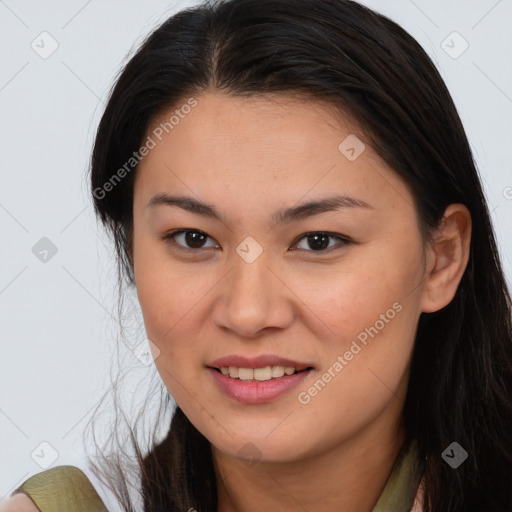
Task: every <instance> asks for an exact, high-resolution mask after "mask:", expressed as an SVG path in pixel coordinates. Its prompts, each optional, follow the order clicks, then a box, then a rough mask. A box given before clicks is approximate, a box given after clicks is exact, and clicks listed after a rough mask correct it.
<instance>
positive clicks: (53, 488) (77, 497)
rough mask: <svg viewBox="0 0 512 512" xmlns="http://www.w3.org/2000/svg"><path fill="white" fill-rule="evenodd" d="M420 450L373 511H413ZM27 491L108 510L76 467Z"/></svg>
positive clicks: (66, 511) (48, 474) (70, 510)
mask: <svg viewBox="0 0 512 512" xmlns="http://www.w3.org/2000/svg"><path fill="white" fill-rule="evenodd" d="M422 469H423V467H422V465H421V464H420V463H419V461H418V457H417V455H416V450H415V448H414V447H412V448H411V449H410V450H409V452H408V453H406V454H405V455H404V456H402V457H399V458H398V459H397V460H396V462H395V465H394V466H393V470H392V471H391V475H390V477H389V478H388V480H387V482H386V486H385V487H384V490H383V491H382V494H381V495H380V497H379V500H378V501H377V504H376V505H375V507H374V508H373V510H372V512H409V511H410V510H411V507H412V505H413V502H414V498H415V496H416V491H417V489H418V486H419V483H420V481H421V476H422ZM17 492H23V493H25V494H27V495H28V496H29V497H30V498H31V500H32V501H33V502H34V503H35V504H36V506H37V508H38V509H39V510H40V511H41V512H108V511H107V509H106V507H105V505H104V503H103V502H102V501H101V498H100V497H99V496H98V493H97V492H96V490H95V489H94V487H93V486H92V484H91V482H90V481H89V479H88V478H87V477H86V476H85V474H84V473H83V472H82V471H81V470H80V469H78V468H77V467H74V466H57V467H55V468H52V469H48V470H46V471H43V472H41V473H38V474H36V475H34V476H32V477H30V478H29V479H28V480H26V481H25V482H23V484H22V485H21V486H20V487H18V488H17V489H16V490H15V491H14V493H17Z"/></svg>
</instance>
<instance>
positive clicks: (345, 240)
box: [162, 229, 354, 253]
mask: <svg viewBox="0 0 512 512" xmlns="http://www.w3.org/2000/svg"><path fill="white" fill-rule="evenodd" d="M183 233H200V234H202V235H205V236H206V237H207V238H211V237H209V236H208V235H207V234H206V233H205V232H204V231H201V230H199V229H178V230H175V231H172V232H170V233H167V234H165V235H163V236H162V240H164V241H165V242H167V243H172V244H173V247H174V248H177V249H178V250H183V251H186V252H189V253H191V252H192V253H197V252H199V251H201V250H204V249H214V247H206V248H203V247H200V248H197V249H194V248H192V247H184V246H183V245H180V244H178V243H176V241H175V240H174V238H175V237H176V236H177V235H180V234H183ZM313 235H324V236H327V237H329V238H336V239H337V240H338V241H339V242H341V243H339V244H337V245H338V246H339V247H338V248H340V247H344V246H346V245H349V244H353V243H354V242H353V241H352V240H350V239H349V238H347V237H345V236H342V235H339V234H337V233H331V232H327V231H309V232H307V233H304V234H303V235H301V236H300V237H298V238H297V239H296V241H295V242H294V246H295V245H297V244H298V243H299V242H300V241H301V240H302V239H304V238H307V237H309V236H313ZM333 247H334V248H336V247H337V246H336V245H335V246H333ZM333 247H327V248H326V249H319V250H317V251H314V250H311V249H309V250H307V249H299V250H302V251H306V252H311V253H326V252H330V251H331V250H332V249H333Z"/></svg>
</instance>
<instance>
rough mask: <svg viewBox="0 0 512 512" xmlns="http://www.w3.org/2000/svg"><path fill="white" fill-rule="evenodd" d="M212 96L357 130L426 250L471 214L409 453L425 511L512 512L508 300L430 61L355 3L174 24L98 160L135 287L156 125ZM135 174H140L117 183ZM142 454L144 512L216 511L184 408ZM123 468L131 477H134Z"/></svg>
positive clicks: (426, 369)
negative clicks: (451, 211)
mask: <svg viewBox="0 0 512 512" xmlns="http://www.w3.org/2000/svg"><path fill="white" fill-rule="evenodd" d="M207 90H216V91H223V92H225V93H228V94H231V95H248V96H249V95H254V94H264V93H271V92H285V93H289V94H301V95H304V97H306V98H310V99H311V100H312V101H315V100H321V101H326V102H328V103H329V104H331V105H332V106H333V109H335V108H338V109H340V110H341V111H343V112H345V113H347V114H348V115H350V116H351V117H352V119H354V120H355V121H356V122H357V123H358V124H359V125H360V126H361V128H362V130H363V132H364V133H365V134H366V136H367V138H368V141H369V143H370V144H371V145H372V147H374V148H375V150H376V151H377V152H378V153H379V154H380V155H381V156H382V157H383V158H384V160H385V161H386V162H387V163H388V164H389V165H390V166H391V167H392V168H393V169H394V170H395V172H396V173H397V174H398V175H399V176H401V177H402V179H403V180H404V181H405V182H406V183H407V184H408V185H409V188H410V190H411V193H412V195H413V197H414V200H415V203H416V209H417V212H418V217H419V220H420V225H421V228H422V230H423V232H424V235H425V236H428V233H429V232H431V230H432V229H434V228H436V227H437V226H438V223H439V221H440V219H441V218H442V215H443V212H444V210H445V208H446V207H447V206H448V205H449V204H451V203H463V204H465V205H466V206H467V208H468V209H469V211H470V213H471V217H472V240H471V248H470V256H469V262H468V265H467V268H466V270H465V272H464V275H463V277H462V280H461V282H460V285H459V287H458V290H457V293H456V295H455V297H454V298H453V300H452V301H451V302H450V304H449V305H447V306H446V307H444V308H443V309H441V310H440V311H438V312H435V313H423V314H421V316H420V319H419V325H418V330H417V336H416V342H415V348H414V353H413V358H412V363H411V364H412V366H411V372H410V381H409V387H408V393H407V397H406V401H405V405H404V409H403V424H404V427H405V432H406V439H405V445H404V448H407V447H408V446H410V444H411V443H412V442H416V443H417V447H418V453H419V457H421V458H422V460H425V473H424V476H425V498H424V500H425V502H424V507H425V510H426V511H428V512H448V511H450V512H458V511H460V512H462V511H464V512H476V511H478V512H481V511H511V510H512V491H511V489H512V428H511V427H512V405H511V390H512V329H511V301H510V292H509V290H508V289H507V285H506V282H505V279H504V276H503V271H502V268H501V263H500V261H499V255H498V251H497V248H496V242H495V238H494V234H493V230H492V227H491V223H490V216H489V212H488V208H487V205H486V201H485V198H484V194H483V192H482V187H481V183H480V179H479V176H478V173H477V170H476V168H475V163H474V161H473V157H472V153H471V149H470V147H469V144H468V140H467V138H466V134H465V132H464V129H463V126H462V123H461V121H460V118H459V116H458V113H457V111H456V108H455V106H454V103H453V101H452V99H451V96H450V94H449V92H448V90H447V88H446V86H445V84H444V82H443V80H442V78H441V77H440V75H439V73H438V71H437V69H436V68H435V66H434V65H433V63H432V62H431V60H430V59H429V57H428V56H427V55H426V53H425V51H424V50H423V49H422V48H421V46H420V45H419V44H418V42H416V41H415V40H414V39H413V38H412V37H411V36H410V35H409V34H408V33H407V32H405V31H404V30H403V29H402V28H401V27H399V26H398V25H397V24H396V23H394V22H393V21H391V20H390V19H388V18H386V17H385V16H382V15H380V14H378V13H376V12H374V11H372V10H371V9H369V8H366V7H364V6H362V5H360V4H358V3H356V2H353V1H350V0H322V1H315V0H227V1H223V0H220V1H210V2H206V3H203V4H201V5H198V6H196V7H193V8H188V9H186V10H183V11H181V12H179V13H177V14H176V15H174V16H172V17H171V18H169V19H168V20H166V21H165V22H164V23H163V24H162V25H161V26H160V27H159V28H158V29H156V30H155V31H154V32H152V33H151V34H150V35H149V37H148V38H147V39H146V40H145V42H144V43H143V44H142V46H141V47H140V49H139V50H138V51H137V53H136V54H135V55H134V56H133V57H132V58H131V60H130V61H129V62H128V63H127V65H126V66H125V67H124V69H123V71H122V73H121V74H120V76H119V78H118V79H117V81H116V84H115V86H114V87H113V89H112V91H111V95H110V98H109V101H108V104H107V106H106V109H105V113H104V114H103V117H102V119H101V122H100V125H99V128H98V132H97V137H96V140H95V145H94V151H93V154H92V165H91V191H92V193H93V198H94V205H95V211H96V213H97V215H98V217H99V219H100V220H101V221H102V222H103V224H104V225H105V226H106V228H107V229H108V231H109V232H110V233H111V235H112V236H113V240H114V243H115V246H116V250H117V256H118V264H119V273H120V276H122V277H121V278H120V281H123V280H124V282H126V283H127V284H128V285H129V286H133V285H134V280H133V268H132V261H131V250H132V222H133V219H132V215H133V214H132V200H133V182H134V175H135V173H136V165H134V166H133V170H130V169H127V168H126V162H128V161H130V158H131V157H132V155H133V152H134V151H135V152H136V151H138V149H139V148H140V147H141V145H142V144H143V143H144V141H145V138H146V136H147V130H148V127H149V126H150V124H151V122H152V121H153V120H154V119H155V118H156V116H158V115H161V114H162V113H164V112H165V111H167V109H170V108H173V107H177V106H179V105H180V104H181V103H183V102H185V101H186V100H187V98H191V97H194V96H198V95H199V94H200V93H201V92H202V91H207ZM132 163H133V162H132ZM123 165H125V170H126V171H127V172H125V173H122V179H117V178H119V173H118V174H117V178H116V179H115V181H112V179H113V177H114V175H115V174H116V172H117V171H118V169H120V168H123ZM109 180H110V181H109ZM107 182H110V183H111V186H110V187H109V188H108V191H107V192H106V190H107V189H106V187H105V184H106V183H107ZM165 407H171V402H170V401H169V400H167V401H166V402H165ZM132 439H133V442H134V444H136V441H135V438H134V437H133V436H132ZM453 441H456V442H457V443H459V444H460V445H461V446H462V447H463V448H464V449H465V450H466V451H467V452H468V454H469V458H468V460H467V461H466V462H465V463H463V464H462V465H461V466H459V467H458V468H457V469H452V468H451V467H450V466H449V465H448V464H446V463H445V461H444V460H443V459H442V457H441V454H442V452H443V451H444V450H445V448H446V447H448V446H449V445H450V444H451V443H452V442H453ZM136 452H137V464H138V466H139V470H140V474H141V477H142V488H141V489H142V495H143V500H144V508H145V511H146V512H153V511H154V512H156V511H158V512H163V511H164V510H165V511H170V510H172V511H174V510H179V511H187V510H188V509H189V508H194V509H196V510H197V511H199V512H212V511H215V510H216V509H217V481H216V475H215V472H214V468H213V463H212V456H211V448H210V443H209V442H208V440H207V439H205V438H204V437H203V436H202V435H201V434H200V433H199V432H198V431H197V430H196V429H195V427H194V426H193V425H192V424H191V423H190V421H189V420H188V419H187V417H186V416H185V415H184V414H183V412H182V411H181V410H180V409H179V407H177V408H176V409H175V411H174V415H173V416H172V421H171V424H170V427H169V428H168V430H167V431H166V436H165V437H164V438H163V440H161V441H159V442H157V443H155V445H154V446H152V448H151V449H150V450H149V452H148V453H144V454H143V453H142V451H141V450H140V449H138V448H137V447H136ZM114 466H115V467H114V468H111V470H112V471H114V470H115V471H117V473H118V474H122V471H123V467H122V462H117V463H116V464H115V465H114ZM119 481H120V482H122V481H123V479H122V478H120V479H119ZM119 485H121V484H119ZM120 494H121V495H122V496H124V497H126V493H123V492H121V493H120ZM125 501H128V500H125ZM125 507H126V510H130V507H131V504H126V505H125Z"/></svg>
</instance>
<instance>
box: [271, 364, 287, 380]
mask: <svg viewBox="0 0 512 512" xmlns="http://www.w3.org/2000/svg"><path fill="white" fill-rule="evenodd" d="M283 375H284V366H272V377H274V378H276V377H282V376H283Z"/></svg>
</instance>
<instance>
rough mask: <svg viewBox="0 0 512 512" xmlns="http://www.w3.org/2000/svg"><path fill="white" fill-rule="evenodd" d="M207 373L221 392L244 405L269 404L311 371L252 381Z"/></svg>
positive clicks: (213, 372)
mask: <svg viewBox="0 0 512 512" xmlns="http://www.w3.org/2000/svg"><path fill="white" fill-rule="evenodd" d="M208 371H209V372H210V373H211V374H212V376H213V379H214V380H215V382H216V383H217V384H218V386H219V387H220V388H221V390H222V391H224V392H225V393H226V394H227V395H228V396H230V397H231V398H234V399H235V400H238V401H239V402H242V403H244V404H262V403H265V402H271V401H272V400H274V399H275V398H277V397H278V396H280V395H282V394H283V393H285V392H286V391H288V390H290V389H291V388H293V387H294V386H297V385H298V384H299V383H300V382H302V381H303V380H304V379H305V378H306V377H307V376H308V375H309V373H310V372H311V370H304V371H302V372H298V373H294V374H293V375H285V376H284V377H279V378H277V379H271V380H263V381H254V380H240V379H232V378H231V377H227V376H226V375H224V374H222V373H221V372H218V371H217V370H214V369H213V368H208Z"/></svg>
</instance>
